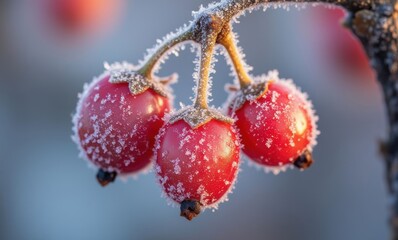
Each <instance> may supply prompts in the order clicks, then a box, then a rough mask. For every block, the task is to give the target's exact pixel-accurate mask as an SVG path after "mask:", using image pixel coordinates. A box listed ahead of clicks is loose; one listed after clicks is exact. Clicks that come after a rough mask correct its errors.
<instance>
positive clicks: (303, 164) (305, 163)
mask: <svg viewBox="0 0 398 240" xmlns="http://www.w3.org/2000/svg"><path fill="white" fill-rule="evenodd" d="M313 162H314V161H313V159H312V154H311V152H310V151H308V150H305V151H304V153H303V154H301V155H300V156H299V157H298V158H296V160H295V161H294V163H293V164H294V166H295V167H297V168H298V169H300V170H305V169H307V168H309V167H310V166H311V165H312V163H313Z"/></svg>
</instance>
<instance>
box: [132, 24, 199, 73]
mask: <svg viewBox="0 0 398 240" xmlns="http://www.w3.org/2000/svg"><path fill="white" fill-rule="evenodd" d="M191 39H192V31H191V28H186V29H185V30H184V31H182V32H181V33H179V34H177V35H175V36H174V37H170V38H167V40H165V41H163V42H162V43H160V45H158V46H156V47H155V49H153V50H150V51H151V52H153V53H152V54H149V55H148V57H147V58H146V59H145V60H144V62H143V63H142V64H141V67H140V68H139V69H138V70H137V72H138V73H140V74H141V75H143V76H144V77H146V78H147V79H153V72H154V69H156V66H157V65H158V64H160V62H161V59H162V57H163V56H164V55H165V54H166V53H167V52H168V51H169V50H171V49H172V48H173V47H175V46H176V45H178V44H181V43H183V42H185V41H189V40H191Z"/></svg>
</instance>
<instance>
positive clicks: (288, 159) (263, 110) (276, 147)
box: [230, 82, 314, 167]
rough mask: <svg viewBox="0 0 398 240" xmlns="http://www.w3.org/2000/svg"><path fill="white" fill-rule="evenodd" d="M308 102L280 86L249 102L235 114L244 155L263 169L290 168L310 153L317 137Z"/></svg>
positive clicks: (273, 83) (269, 86)
mask: <svg viewBox="0 0 398 240" xmlns="http://www.w3.org/2000/svg"><path fill="white" fill-rule="evenodd" d="M277 94H279V96H278V97H276V98H275V95H277ZM289 94H290V97H289ZM273 98H274V99H275V101H273ZM305 101H306V100H305V99H304V98H303V97H302V96H301V95H299V94H298V93H295V92H294V91H292V89H291V88H290V87H287V86H286V85H284V84H281V83H280V82H271V83H270V84H269V85H268V90H267V92H266V93H265V94H263V95H262V96H261V97H259V98H257V99H256V100H255V101H253V102H250V101H246V102H245V103H244V104H243V106H242V107H241V108H239V109H238V110H237V111H235V113H234V116H236V118H237V120H236V122H235V124H236V126H237V128H238V129H239V133H240V135H241V141H242V143H243V146H244V148H243V152H244V153H245V154H246V155H247V156H248V157H249V158H250V159H251V160H253V161H255V162H256V163H258V164H260V165H265V166H272V167H275V166H283V165H286V164H291V163H292V161H294V160H295V159H296V158H297V157H298V156H299V155H301V154H302V153H303V151H304V150H306V149H307V147H308V146H309V145H310V139H311V138H313V135H314V134H313V131H314V126H312V124H313V122H312V121H311V118H312V117H311V116H312V113H310V112H309V108H308V105H306V104H305ZM230 114H231V111H230ZM292 130H293V131H292ZM291 141H293V143H294V146H292V145H291Z"/></svg>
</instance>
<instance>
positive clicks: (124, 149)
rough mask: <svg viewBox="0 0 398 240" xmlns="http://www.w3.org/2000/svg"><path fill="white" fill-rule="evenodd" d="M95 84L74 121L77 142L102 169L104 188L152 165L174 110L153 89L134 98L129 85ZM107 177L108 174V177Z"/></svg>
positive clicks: (106, 77)
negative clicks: (116, 177) (166, 120)
mask: <svg viewBox="0 0 398 240" xmlns="http://www.w3.org/2000/svg"><path fill="white" fill-rule="evenodd" d="M109 78H110V77H109V74H108V73H107V74H105V75H103V76H101V77H99V78H98V79H96V80H94V81H93V82H92V83H91V84H90V85H89V86H88V87H86V89H85V91H84V93H83V94H82V95H81V98H80V101H79V103H78V106H77V112H76V115H75V117H74V120H73V121H74V130H75V134H76V136H75V140H76V142H77V144H78V145H79V146H80V147H81V150H82V154H83V157H84V158H86V159H87V160H89V161H90V162H91V163H93V164H94V165H95V166H96V167H98V168H99V169H100V172H102V173H101V174H100V173H99V174H98V175H97V178H98V181H99V182H100V183H101V184H102V185H103V184H105V185H106V183H107V182H109V180H112V179H114V177H113V178H112V176H113V175H112V174H113V172H116V173H117V174H121V175H125V174H135V173H138V172H140V170H143V169H145V168H146V167H148V166H149V165H150V162H151V158H152V157H153V147H154V144H155V136H156V135H157V134H158V131H159V129H160V128H161V126H162V125H163V123H164V122H163V119H162V118H163V116H164V114H165V113H166V112H168V111H169V109H170V103H169V100H168V98H167V97H165V96H162V95H160V94H159V93H158V92H156V91H154V90H153V89H152V88H148V89H147V90H145V91H144V92H142V93H140V94H136V95H134V94H132V93H131V92H130V90H129V87H128V83H116V84H115V83H110V82H109ZM106 173H107V174H106Z"/></svg>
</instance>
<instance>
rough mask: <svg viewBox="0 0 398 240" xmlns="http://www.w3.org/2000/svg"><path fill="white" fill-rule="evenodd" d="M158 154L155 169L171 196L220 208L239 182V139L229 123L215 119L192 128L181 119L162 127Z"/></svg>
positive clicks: (158, 142) (180, 201)
mask: <svg viewBox="0 0 398 240" xmlns="http://www.w3.org/2000/svg"><path fill="white" fill-rule="evenodd" d="M156 156H157V157H156V167H155V170H156V173H157V176H158V179H159V182H160V184H161V186H162V188H163V191H164V193H165V194H166V195H167V197H168V198H169V199H171V200H172V201H174V202H176V203H182V202H183V201H188V200H190V201H196V202H199V203H200V205H201V206H203V207H205V208H206V207H212V208H216V207H217V204H218V203H220V202H222V201H223V200H225V198H226V196H227V194H228V192H229V191H230V189H231V188H232V187H233V184H234V182H235V179H236V175H237V173H238V169H239V141H238V137H237V134H236V131H235V129H234V127H233V126H232V125H231V124H229V123H226V122H222V121H219V120H215V119H212V120H210V121H209V122H207V123H205V124H203V125H201V126H199V127H197V128H191V126H190V125H189V124H188V123H186V122H185V121H184V120H177V121H176V122H174V123H167V124H166V125H165V126H164V127H163V128H162V129H161V130H160V133H159V136H158V139H157V148H156ZM181 210H182V211H183V209H181ZM192 211H193V210H192ZM182 214H183V213H182ZM186 217H187V216H186ZM187 218H188V217H187Z"/></svg>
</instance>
